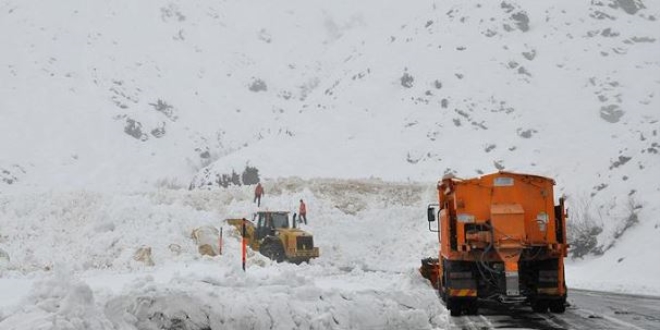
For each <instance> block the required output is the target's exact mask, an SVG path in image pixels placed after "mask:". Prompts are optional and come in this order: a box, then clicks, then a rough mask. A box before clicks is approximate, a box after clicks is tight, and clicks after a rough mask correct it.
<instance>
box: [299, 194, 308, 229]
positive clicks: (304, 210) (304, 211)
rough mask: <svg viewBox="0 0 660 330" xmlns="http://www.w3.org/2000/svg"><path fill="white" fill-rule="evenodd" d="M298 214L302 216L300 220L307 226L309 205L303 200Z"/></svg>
mask: <svg viewBox="0 0 660 330" xmlns="http://www.w3.org/2000/svg"><path fill="white" fill-rule="evenodd" d="M298 214H300V220H301V221H303V222H304V223H305V224H307V205H305V202H303V200H302V199H301V200H300V207H299V208H298Z"/></svg>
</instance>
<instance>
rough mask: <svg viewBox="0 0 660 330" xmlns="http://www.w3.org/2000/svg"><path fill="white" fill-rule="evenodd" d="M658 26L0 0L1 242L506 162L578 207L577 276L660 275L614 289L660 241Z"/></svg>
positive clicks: (317, 6)
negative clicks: (174, 192) (279, 188)
mask: <svg viewBox="0 0 660 330" xmlns="http://www.w3.org/2000/svg"><path fill="white" fill-rule="evenodd" d="M659 19H660V4H658V3H655V2H652V1H648V0H647V1H642V0H592V1H583V2H576V1H569V0H561V1H554V2H551V3H539V2H533V1H522V0H506V1H498V2H489V1H460V0H450V1H442V2H437V1H430V0H428V1H427V0H422V1H416V2H415V3H414V4H410V3H404V2H400V1H375V0H370V1H360V2H356V1H332V2H323V1H318V0H312V1H302V0H295V1H288V2H286V3H274V2H272V1H259V0H258V1H250V2H244V1H234V0H225V1H202V2H184V1H165V2H163V1H141V2H135V1H127V0H120V1H112V2H102V1H82V0H66V1H59V2H52V3H50V2H42V1H34V0H21V1H18V0H0V45H2V49H3V50H2V51H1V52H0V197H2V198H4V199H3V200H2V203H1V204H0V206H1V207H0V211H1V212H0V215H1V216H2V218H0V235H2V236H0V248H3V246H4V249H5V250H12V251H20V249H21V248H23V247H25V246H24V245H22V244H23V243H20V240H19V239H12V240H9V239H8V238H5V239H2V238H3V237H6V236H7V235H8V234H5V233H3V232H11V233H13V234H16V233H19V232H21V230H22V229H21V228H19V227H15V224H14V223H15V222H16V221H19V219H23V220H24V219H31V221H34V223H31V226H38V225H37V224H38V222H39V219H40V218H44V219H51V218H52V219H51V220H49V221H56V220H57V221H62V219H63V218H65V219H68V218H67V217H68V216H69V215H68V213H67V212H68V211H61V212H60V211H57V210H59V207H57V206H53V209H54V210H51V209H49V208H48V207H47V206H45V210H48V211H47V212H46V211H44V210H43V209H39V210H41V211H36V212H37V214H34V213H31V212H29V211H28V210H29V207H28V206H24V203H26V204H28V205H33V206H34V207H36V206H37V205H38V203H37V202H34V201H38V200H41V199H46V200H49V201H50V200H52V201H53V202H52V203H55V202H56V201H60V202H62V203H65V205H69V206H71V205H74V206H75V207H78V204H79V203H83V204H84V203H91V204H90V205H92V206H90V209H89V210H94V211H89V210H88V211H89V212H91V214H92V215H89V214H88V213H85V212H83V214H88V215H87V216H89V217H90V218H91V219H96V220H98V221H99V222H100V223H97V224H96V225H98V226H100V227H99V228H100V229H99V228H97V227H95V226H96V225H94V226H92V227H90V228H89V230H90V232H91V233H98V232H99V230H100V232H104V231H105V229H103V228H106V227H104V226H103V224H105V223H106V222H107V221H106V220H107V219H106V218H105V216H106V215H104V216H100V215H99V214H105V213H104V212H106V211H104V210H110V209H111V208H112V207H113V206H117V205H116V204H114V203H119V204H118V205H125V204H127V203H128V202H125V201H123V198H127V199H129V200H132V199H131V198H130V197H126V196H132V194H133V193H134V192H135V191H139V192H140V193H139V196H142V195H141V194H147V195H148V194H151V191H154V190H156V189H157V188H159V187H183V188H188V187H189V186H193V187H195V188H199V187H206V188H212V189H215V188H216V187H218V184H217V181H218V177H219V176H221V175H223V174H232V172H236V173H238V174H240V173H241V172H242V171H243V170H244V169H245V168H246V166H249V167H251V168H256V169H258V171H259V174H260V175H261V177H262V178H263V179H265V180H273V181H274V182H277V180H280V179H279V178H291V177H298V178H302V179H314V178H342V179H364V178H372V179H375V180H378V179H382V180H386V181H393V182H409V183H410V182H412V183H411V184H412V185H416V182H422V185H423V186H428V187H430V188H431V189H432V188H433V185H434V183H435V182H436V181H437V180H438V179H439V178H440V177H441V176H442V175H444V174H447V173H453V174H455V175H457V176H460V177H470V176H476V175H479V174H482V173H488V172H492V171H496V170H498V169H506V170H513V171H522V172H529V173H534V174H539V175H546V176H549V177H553V178H555V179H556V181H557V193H563V194H565V195H567V196H568V201H569V206H570V210H569V212H571V213H570V221H572V223H573V228H574V232H573V235H574V237H573V238H574V239H575V240H576V241H579V242H580V245H578V246H576V249H575V250H574V251H575V252H576V253H577V255H580V256H583V257H585V258H586V259H587V260H582V261H579V259H578V262H577V263H576V264H575V265H574V266H575V267H576V268H575V269H587V270H588V271H580V272H576V281H575V282H574V283H576V284H581V285H584V286H590V285H593V286H598V285H600V284H595V283H601V284H602V283H610V285H609V286H608V285H605V286H604V287H605V288H612V287H614V288H616V287H617V285H621V287H622V288H623V289H622V290H624V289H626V288H629V286H627V284H631V283H635V282H637V283H641V284H642V285H644V284H645V283H647V282H648V281H646V280H645V279H648V278H653V276H655V278H657V276H660V270H659V269H652V270H650V272H649V273H644V272H640V273H639V274H636V275H635V276H632V277H628V278H627V282H626V283H627V284H626V283H624V284H620V283H619V284H617V283H618V282H617V280H618V279H620V275H621V274H624V273H626V274H627V272H626V270H629V269H641V267H643V266H644V265H645V264H647V263H648V260H653V259H652V258H656V257H654V253H652V252H653V251H656V250H657V249H659V248H660V243H658V242H657V240H656V239H654V235H657V234H660V222H659V220H658V219H657V216H656V214H658V212H659V211H660V203H659V202H658V201H660V181H659V180H658V179H657V178H659V177H660V123H659V120H660V111H659V110H658V109H660V101H659V100H658V98H659V97H660V79H659V78H658V77H660V41H658V39H659V38H660V22H659V21H658V20H659ZM291 180H294V181H295V182H297V181H296V180H299V179H297V178H294V179H291ZM312 182H313V181H312ZM311 186H312V187H314V184H311ZM310 189H312V190H314V188H310ZM111 192H128V193H127V194H128V195H122V196H125V197H116V198H119V199H120V200H121V202H119V201H114V199H113V198H115V197H112V193H111ZM289 193H290V194H292V195H291V196H289V195H287V194H289ZM304 193H308V194H309V195H310V196H316V197H313V198H320V197H318V196H320V195H319V194H318V192H311V191H306V190H304V189H303V188H296V189H295V190H293V191H289V192H285V193H283V196H287V197H286V198H291V199H292V200H295V198H296V197H295V196H293V195H295V194H304ZM69 194H72V195H69ZM87 194H91V197H90V196H88V195H87ZM95 194H98V195H95ZM191 194H193V196H195V197H189V198H192V199H195V200H196V199H197V198H200V199H201V200H204V198H205V197H199V196H203V194H204V193H203V192H196V193H191ZM197 194H200V195H197ZM220 194H224V193H223V192H220ZM72 196H74V197H72ZM230 196H231V194H230ZM423 197H424V198H426V199H427V200H426V201H427V202H430V201H432V199H433V195H432V194H425V195H423ZM136 198H137V199H138V200H141V198H143V197H136ZM181 198H182V199H184V200H186V198H188V197H181ZM223 198H224V197H223ZM226 198H229V197H226ZM222 200H224V201H227V199H222ZM28 201H30V202H28ZM113 201H114V202H113ZM371 202H372V200H371V199H369V200H368V201H366V202H363V203H365V205H370V203H371ZM32 203H37V204H32ZM49 203H50V202H49ZM136 203H137V204H135V205H133V204H131V205H133V206H130V207H127V208H129V209H132V208H138V207H140V206H145V205H146V206H145V207H147V208H151V206H149V205H148V203H147V204H142V202H139V201H138V202H136ZM414 203H415V205H416V206H419V205H423V203H424V201H421V200H417V199H415V202H414ZM106 204H108V205H106ZM319 204H322V203H321V202H320V201H319ZM349 204H350V203H349ZM48 205H50V204H48ZM287 205H288V204H287ZM329 205H330V204H328V212H330V211H329V210H330V209H331V208H332V207H331V206H329ZM75 207H74V208H75ZM96 207H99V208H100V211H99V210H98V209H95V208H96ZM198 207H202V208H204V207H207V206H198ZM352 207H355V206H352ZM352 207H349V209H350V212H361V211H364V210H365V209H368V208H358V209H359V211H355V210H354V209H353V208H352ZM381 207H382V208H383V209H386V207H387V205H385V206H383V205H380V204H378V205H373V208H374V209H379V208H381ZM422 207H423V206H422ZM406 210H408V211H410V212H412V209H406ZM42 211H43V212H46V213H44V214H56V215H55V216H52V217H51V218H49V217H48V216H46V215H44V214H41V213H39V212H42ZM225 211H226V210H225ZM52 212H54V213H52ZM107 212H109V213H111V214H114V215H115V216H120V215H119V214H118V213H115V212H113V211H107ZM154 212H156V214H158V212H157V211H154ZM350 212H349V213H347V214H350ZM364 212H368V211H364ZM373 212H380V211H373ZM419 212H420V214H422V215H421V217H423V211H422V210H421V209H420V211H419ZM400 213H401V214H407V213H406V211H400ZM149 214H151V213H149ZM186 214H187V213H186ZM162 216H163V215H162V214H160V215H155V217H156V218H157V219H160V220H162V219H163V218H162ZM186 216H191V215H190V214H187V215H186ZM195 216H198V215H197V214H196V215H195ZM99 217H100V218H99ZM108 217H109V216H108ZM405 217H407V216H404V218H405ZM328 218H330V217H328ZM422 225H423V224H422ZM28 228H31V227H28ZM57 228H59V227H57ZM128 228H131V227H130V226H127V227H126V229H125V230H131V229H128ZM187 229H189V228H188V227H186V230H187ZM122 230H124V229H122ZM27 232H28V233H33V232H34V231H33V230H30V229H28V230H27ZM110 236H112V237H114V236H113V235H110ZM108 239H109V240H110V241H109V243H108V244H110V243H111V242H112V239H110V238H108ZM54 242H55V241H54ZM84 242H86V241H80V242H77V243H75V244H74V243H72V244H74V245H75V246H78V245H77V244H82V245H83V246H84V245H85V243H84ZM430 242H432V240H430V241H429V244H431V243H430ZM137 243H138V242H137V241H131V243H130V244H137ZM3 244H4V245H3ZM53 244H54V243H53ZM126 244H129V243H126ZM130 244H129V245H130ZM7 246H9V247H7ZM34 249H37V248H35V247H30V251H32V252H34ZM580 249H582V250H580ZM37 250H38V251H41V252H39V253H36V254H35V255H31V254H30V253H26V252H17V253H19V255H23V254H22V253H26V254H25V255H24V257H25V258H27V259H29V258H36V260H37V261H38V262H37V261H35V264H37V265H38V267H37V268H40V267H43V266H44V265H45V264H46V262H45V261H39V260H41V259H40V258H44V257H45V254H46V253H47V252H45V251H44V250H39V249H37ZM415 251H417V250H415ZM115 252H117V251H115ZM62 253H65V251H62ZM121 253H123V252H117V254H116V255H112V256H111V257H110V256H105V255H104V257H103V258H100V259H102V260H103V261H102V263H103V264H105V263H108V265H109V266H108V267H114V268H119V269H124V268H123V267H124V266H126V265H125V263H128V262H130V260H128V259H130V258H128V259H126V258H125V257H126V256H125V255H122V254H121ZM594 255H595V256H594ZM598 255H603V256H600V257H599V256H598ZM116 258H119V259H116ZM65 260H68V259H67V258H65ZM90 260H91V261H89V262H90V263H92V264H94V263H98V262H99V260H98V259H95V258H91V259H90ZM28 261H29V260H28ZM12 262H14V261H12ZM16 262H18V261H16ZM114 263H119V264H114ZM25 264H29V262H27V261H26V262H25ZM14 267H18V266H16V265H14ZM80 267H82V269H86V268H85V267H83V266H80ZM94 267H99V266H98V265H96V266H94ZM94 267H92V268H94ZM342 267H343V266H342ZM18 268H20V267H18ZM12 269H13V270H12V271H19V270H20V271H21V272H25V271H27V272H28V273H29V272H31V271H33V269H32V270H26V269H16V268H12ZM653 274H655V275H653ZM578 275H580V276H578ZM652 275H653V276H652ZM594 280H599V281H600V282H594ZM651 287H652V288H655V287H654V286H652V285H651ZM636 290H637V291H639V290H640V289H639V287H638V288H637V289H636ZM0 316H1V315H0Z"/></svg>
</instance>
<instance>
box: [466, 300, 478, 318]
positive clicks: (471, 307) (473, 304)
mask: <svg viewBox="0 0 660 330" xmlns="http://www.w3.org/2000/svg"><path fill="white" fill-rule="evenodd" d="M466 307H467V310H466V313H467V315H477V314H479V303H477V300H476V299H475V300H474V301H470V302H468V303H467V306H466Z"/></svg>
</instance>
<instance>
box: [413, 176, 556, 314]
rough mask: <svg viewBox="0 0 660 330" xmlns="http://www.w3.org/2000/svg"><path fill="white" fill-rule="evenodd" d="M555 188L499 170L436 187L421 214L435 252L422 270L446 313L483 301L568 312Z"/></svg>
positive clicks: (547, 181)
mask: <svg viewBox="0 0 660 330" xmlns="http://www.w3.org/2000/svg"><path fill="white" fill-rule="evenodd" d="M554 184H555V182H554V180H553V179H550V178H546V177H542V176H537V175H528V174H520V173H511V172H503V171H500V172H497V173H493V174H488V175H484V176H482V177H480V178H474V179H468V180H462V179H457V178H454V177H445V178H443V179H442V181H440V182H439V183H438V201H439V203H438V204H431V205H429V207H428V210H427V211H428V212H427V215H428V221H429V230H431V231H434V232H437V233H438V240H439V242H440V253H439V256H438V258H435V257H432V258H426V259H422V266H421V268H420V272H421V273H422V276H424V277H425V278H427V279H429V280H430V281H431V283H432V285H433V287H434V288H436V289H437V290H438V292H439V295H440V297H441V299H442V301H443V302H444V304H445V305H446V307H447V309H449V311H450V314H451V315H452V316H459V315H461V313H466V314H476V313H477V312H478V308H479V305H480V304H483V303H486V302H496V303H498V304H528V305H531V307H532V309H533V310H534V311H535V312H539V313H540V312H547V311H548V309H550V311H551V312H553V313H563V312H564V311H565V310H566V282H565V280H564V257H566V253H567V248H568V245H567V244H566V212H565V211H564V198H563V197H562V198H559V203H558V205H555V204H554V197H553V191H552V189H553V186H554ZM436 220H437V221H439V222H438V223H437V225H435V224H434V223H435V222H436Z"/></svg>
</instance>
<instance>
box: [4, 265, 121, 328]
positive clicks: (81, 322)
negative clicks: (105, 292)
mask: <svg viewBox="0 0 660 330" xmlns="http://www.w3.org/2000/svg"><path fill="white" fill-rule="evenodd" d="M0 315H1V314H0ZM0 326H1V327H2V328H3V329H72V330H73V329H80V330H84V329H90V330H100V329H113V325H112V323H111V322H110V321H109V320H108V319H107V318H106V317H105V315H104V314H103V312H102V310H101V309H100V308H99V307H98V306H97V305H96V303H95V301H94V293H93V292H92V289H91V288H90V287H89V286H88V285H87V284H85V283H83V282H80V281H75V280H72V279H71V278H70V274H67V273H65V272H56V273H55V274H53V275H52V276H50V277H47V278H45V279H43V280H40V281H36V282H35V283H34V285H33V287H32V290H31V292H30V294H29V296H28V297H27V298H26V299H25V301H24V302H23V307H22V308H17V309H16V310H14V311H12V312H11V314H10V316H9V317H7V318H4V319H3V320H2V322H0Z"/></svg>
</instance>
